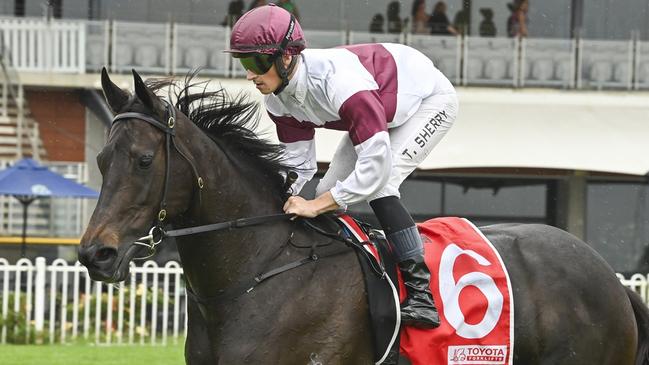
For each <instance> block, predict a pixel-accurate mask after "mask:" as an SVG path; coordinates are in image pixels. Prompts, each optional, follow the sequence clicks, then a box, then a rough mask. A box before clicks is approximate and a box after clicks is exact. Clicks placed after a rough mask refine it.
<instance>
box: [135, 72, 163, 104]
mask: <svg viewBox="0 0 649 365" xmlns="http://www.w3.org/2000/svg"><path fill="white" fill-rule="evenodd" d="M131 71H132V72H133V80H134V81H135V95H137V97H138V99H140V101H142V103H144V105H146V106H147V107H148V108H149V109H151V110H154V111H155V110H158V109H160V108H161V107H162V105H161V103H160V99H158V97H157V96H156V95H155V94H154V93H153V91H151V90H150V89H149V88H148V87H147V86H146V84H145V83H144V81H142V77H140V75H139V74H138V73H137V72H136V71H135V70H131Z"/></svg>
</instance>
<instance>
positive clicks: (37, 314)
mask: <svg viewBox="0 0 649 365" xmlns="http://www.w3.org/2000/svg"><path fill="white" fill-rule="evenodd" d="M46 270H47V267H46V265H45V258H44V257H37V258H36V280H35V284H34V329H35V331H36V333H35V335H36V343H39V344H40V343H43V326H44V323H45V320H44V319H45V271H46Z"/></svg>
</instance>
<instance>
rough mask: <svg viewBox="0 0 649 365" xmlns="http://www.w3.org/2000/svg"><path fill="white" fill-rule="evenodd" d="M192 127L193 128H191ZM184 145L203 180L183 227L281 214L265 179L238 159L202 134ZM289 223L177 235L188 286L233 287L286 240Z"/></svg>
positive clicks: (201, 291) (207, 290)
mask: <svg viewBox="0 0 649 365" xmlns="http://www.w3.org/2000/svg"><path fill="white" fill-rule="evenodd" d="M191 127H195V126H193V125H192V126H191ZM199 134H200V137H199V138H196V139H194V140H192V143H191V145H188V146H187V148H188V149H189V150H190V152H191V154H192V155H193V156H197V157H198V158H196V160H197V161H198V169H199V173H200V174H201V176H203V177H204V180H205V188H204V189H202V192H201V202H200V205H199V204H198V203H195V204H193V205H192V207H191V208H190V209H189V211H188V213H187V214H186V215H185V216H184V217H183V221H184V224H185V225H201V224H210V223H215V222H223V221H229V220H233V219H237V218H244V217H253V216H259V215H266V214H275V213H281V212H282V201H281V200H280V199H278V198H277V192H275V191H273V188H272V185H271V184H272V182H271V181H266V180H264V179H268V178H267V177H264V176H261V174H256V175H257V176H255V177H251V176H250V175H248V176H246V173H253V174H255V171H254V169H248V168H246V166H245V162H243V159H242V158H240V157H239V156H237V154H235V153H230V152H228V151H226V150H225V149H224V148H223V147H222V146H219V145H218V144H215V143H214V142H213V141H212V140H211V139H209V138H208V137H207V136H205V135H204V134H202V133H199ZM289 234H290V224H288V223H287V222H284V223H280V224H277V223H269V224H263V225H260V226H255V227H247V228H240V229H231V230H226V231H220V232H212V233H206V234H201V235H196V236H188V237H183V238H178V240H177V243H178V251H179V253H180V256H181V260H182V262H183V267H184V269H185V274H186V275H187V278H188V280H189V282H190V285H191V286H192V288H193V289H194V290H195V291H196V292H197V293H198V294H199V295H200V294H205V295H206V296H209V295H210V293H215V292H217V291H221V290H228V288H230V287H236V286H237V285H238V283H241V282H244V281H247V280H249V279H251V278H253V277H254V276H255V275H257V274H258V273H259V272H260V271H262V270H263V269H264V265H266V264H267V263H268V262H269V261H271V260H272V258H273V257H275V256H276V255H277V254H278V250H281V247H283V245H284V244H285V243H286V241H287V240H288V236H289Z"/></svg>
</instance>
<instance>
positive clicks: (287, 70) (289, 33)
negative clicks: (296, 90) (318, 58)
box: [273, 14, 296, 95]
mask: <svg viewBox="0 0 649 365" xmlns="http://www.w3.org/2000/svg"><path fill="white" fill-rule="evenodd" d="M294 30H295V17H294V16H293V14H291V20H290V21H289V23H288V28H287V29H286V34H284V37H283V38H282V41H281V42H280V44H279V47H277V50H276V51H275V53H273V59H274V61H275V69H276V70H277V74H278V75H279V77H280V78H281V79H282V84H281V85H280V86H279V87H278V88H277V90H275V91H273V94H275V95H279V93H281V92H282V90H284V88H286V86H287V85H288V81H289V80H288V77H289V75H290V74H291V72H292V71H293V68H294V67H295V61H296V57H293V58H292V59H291V63H290V64H289V65H288V67H284V60H283V57H282V56H283V55H284V52H285V51H286V47H287V46H288V42H289V41H290V40H291V38H292V37H293V31H294Z"/></svg>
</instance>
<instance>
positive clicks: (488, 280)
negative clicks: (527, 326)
mask: <svg viewBox="0 0 649 365" xmlns="http://www.w3.org/2000/svg"><path fill="white" fill-rule="evenodd" d="M418 226H419V231H420V233H421V234H422V238H423V239H424V250H425V256H426V264H427V265H428V268H429V269H430V272H431V292H432V293H433V297H434V299H435V304H436V305H437V309H438V311H439V315H440V320H441V326H440V327H438V328H435V329H432V330H422V329H418V328H412V327H402V329H401V342H400V351H401V354H402V355H403V356H405V357H407V358H408V359H409V360H410V362H411V363H412V365H441V364H444V365H501V364H508V365H511V364H512V363H513V356H512V354H513V345H514V303H513V296H512V293H511V283H510V281H509V276H508V275H507V270H506V268H505V266H504V264H503V262H502V259H501V258H500V255H499V254H498V252H497V251H496V249H495V248H494V247H493V245H492V244H491V242H489V240H488V239H487V238H486V237H485V236H484V235H483V234H482V233H481V232H480V230H479V229H478V228H477V227H475V226H474V225H473V224H472V223H471V222H469V221H468V220H466V219H462V218H436V219H431V220H428V221H426V222H424V223H421V224H419V225H418ZM399 286H400V293H401V295H400V296H401V298H400V299H401V301H403V300H404V299H405V287H404V286H403V282H402V280H401V277H399Z"/></svg>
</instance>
